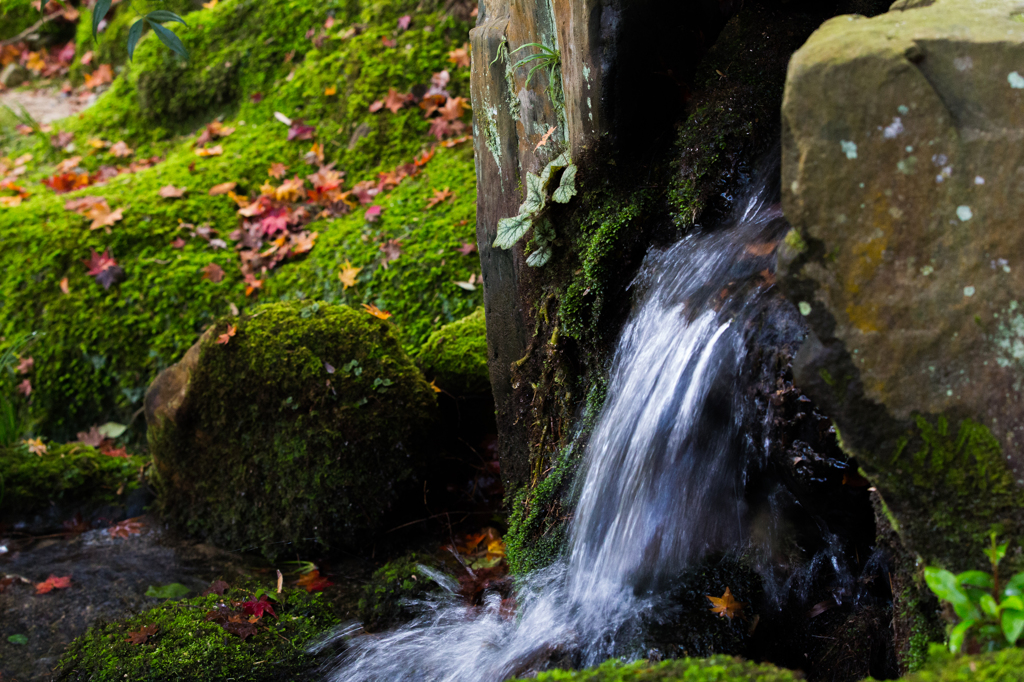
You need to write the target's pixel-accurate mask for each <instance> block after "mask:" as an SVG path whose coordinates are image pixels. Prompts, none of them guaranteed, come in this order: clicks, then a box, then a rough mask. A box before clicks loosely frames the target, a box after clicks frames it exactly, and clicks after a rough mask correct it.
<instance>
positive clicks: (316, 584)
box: [295, 570, 334, 592]
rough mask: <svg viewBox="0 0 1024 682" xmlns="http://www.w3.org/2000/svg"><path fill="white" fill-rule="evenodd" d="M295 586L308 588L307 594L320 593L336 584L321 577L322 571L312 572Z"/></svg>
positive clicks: (300, 579)
mask: <svg viewBox="0 0 1024 682" xmlns="http://www.w3.org/2000/svg"><path fill="white" fill-rule="evenodd" d="M295 584H296V585H298V586H299V587H304V588H306V592H320V591H322V590H323V589H324V588H325V587H330V586H331V585H333V584H334V583H332V582H331V581H330V580H328V579H327V578H325V577H324V576H322V575H320V571H318V570H312V571H310V572H309V573H306V574H305V575H303V576H302V577H301V578H299V581H298V582H297V583H295Z"/></svg>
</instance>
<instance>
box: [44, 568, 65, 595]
mask: <svg viewBox="0 0 1024 682" xmlns="http://www.w3.org/2000/svg"><path fill="white" fill-rule="evenodd" d="M69 587H71V576H70V575H65V576H63V577H59V578H58V577H57V576H55V575H53V574H52V573H51V574H50V577H49V578H47V579H46V580H44V581H43V582H41V583H36V594H46V593H47V592H52V591H53V590H64V589H67V588H69Z"/></svg>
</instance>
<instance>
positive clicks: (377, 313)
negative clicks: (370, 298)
mask: <svg viewBox="0 0 1024 682" xmlns="http://www.w3.org/2000/svg"><path fill="white" fill-rule="evenodd" d="M363 310H365V311H366V312H368V313H370V314H371V315H373V316H374V317H378V318H380V319H382V320H386V319H388V318H389V317H391V313H389V312H388V311H386V310H381V309H380V308H378V307H377V306H375V305H373V304H372V303H364V304H363Z"/></svg>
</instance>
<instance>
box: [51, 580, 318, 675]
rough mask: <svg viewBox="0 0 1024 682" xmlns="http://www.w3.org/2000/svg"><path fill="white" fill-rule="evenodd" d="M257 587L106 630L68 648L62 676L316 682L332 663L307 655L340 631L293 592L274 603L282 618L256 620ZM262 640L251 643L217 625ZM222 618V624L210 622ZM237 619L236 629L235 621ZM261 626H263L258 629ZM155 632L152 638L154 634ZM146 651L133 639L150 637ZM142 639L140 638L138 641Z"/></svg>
mask: <svg viewBox="0 0 1024 682" xmlns="http://www.w3.org/2000/svg"><path fill="white" fill-rule="evenodd" d="M256 589H257V588H256V587H255V586H253V585H249V586H246V587H241V588H234V589H229V590H228V591H227V592H225V593H224V594H223V596H222V595H218V594H215V593H214V594H208V595H206V596H202V597H193V598H190V599H183V600H181V601H173V600H168V601H166V602H165V603H163V604H161V605H160V606H157V607H156V608H153V609H150V610H148V611H145V612H143V613H140V614H138V615H136V616H132V617H130V618H126V619H124V620H119V621H114V622H108V623H100V624H98V625H95V626H93V627H92V628H90V629H89V631H88V632H87V633H86V634H85V635H83V636H82V637H79V638H78V639H76V640H75V641H74V642H72V643H71V645H70V646H69V647H68V650H67V651H66V652H65V654H64V656H63V657H62V658H61V660H60V663H59V664H58V671H57V673H56V675H55V678H54V679H56V680H60V682H85V681H86V680H88V681H90V682H115V681H123V680H125V679H130V680H161V681H162V682H170V681H179V680H180V681H184V680H229V679H230V680H239V681H244V682H268V681H271V680H273V681H274V682H284V681H286V680H302V679H308V675H311V674H313V671H314V670H315V669H316V667H317V665H318V664H319V663H320V662H322V660H323V658H324V657H325V656H329V655H330V654H325V656H320V657H317V656H314V655H312V654H308V653H306V649H307V648H308V646H309V645H310V644H311V643H312V640H313V639H314V638H316V637H317V636H318V635H320V634H322V633H324V632H326V631H327V630H328V629H329V628H330V627H331V626H333V625H336V624H337V622H338V621H337V618H336V617H335V616H334V615H333V613H332V610H331V608H330V606H329V604H328V603H327V601H326V600H325V599H324V597H323V595H321V594H308V593H306V592H305V591H304V590H294V589H287V590H285V591H284V592H283V593H282V594H281V595H274V596H275V597H277V599H275V600H272V601H270V604H271V607H272V608H273V610H274V613H276V615H277V617H276V618H275V617H274V616H273V615H270V614H268V613H264V614H263V615H262V616H261V617H260V618H258V619H256V618H255V617H254V616H253V614H252V613H249V612H247V611H246V609H245V604H246V602H249V603H250V604H251V603H252V602H255V601H258V599H257V598H256V596H255V594H256V591H255V590H256ZM219 612H223V619H224V620H225V621H226V622H227V624H228V626H229V627H232V626H233V627H235V628H236V630H240V631H243V632H244V631H245V629H246V628H247V627H251V630H252V632H253V633H254V634H247V635H246V636H245V638H244V639H243V638H242V637H240V636H239V635H236V634H232V633H230V632H229V631H228V630H227V629H226V628H225V627H222V625H221V624H220V623H218V622H217V615H218V613H219ZM210 614H214V617H212V618H211V617H210ZM232 616H234V617H235V618H236V622H232V621H230V620H229V619H230V618H231V617H232ZM250 620H254V621H255V622H250ZM146 628H149V630H146ZM150 631H151V632H152V634H148V636H144V637H142V639H143V640H144V641H142V642H141V643H133V642H131V641H128V640H129V639H130V637H131V635H132V634H133V633H140V632H142V633H144V634H145V633H148V632H150ZM138 638H139V637H138V636H136V639H138Z"/></svg>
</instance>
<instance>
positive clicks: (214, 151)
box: [196, 145, 224, 156]
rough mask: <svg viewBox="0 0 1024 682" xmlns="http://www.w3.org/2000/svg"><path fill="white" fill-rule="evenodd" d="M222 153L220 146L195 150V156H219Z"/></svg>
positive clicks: (222, 149)
mask: <svg viewBox="0 0 1024 682" xmlns="http://www.w3.org/2000/svg"><path fill="white" fill-rule="evenodd" d="M223 153H224V148H223V147H222V146H220V145H217V146H216V147H203V148H202V149H197V150H196V156H220V155H221V154H223Z"/></svg>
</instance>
